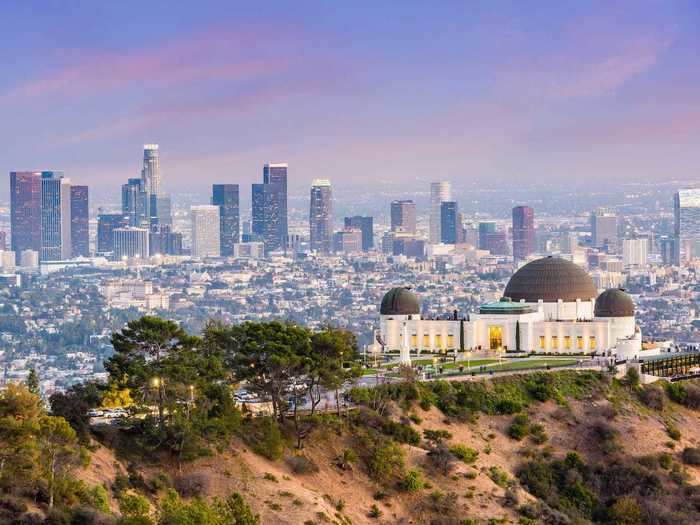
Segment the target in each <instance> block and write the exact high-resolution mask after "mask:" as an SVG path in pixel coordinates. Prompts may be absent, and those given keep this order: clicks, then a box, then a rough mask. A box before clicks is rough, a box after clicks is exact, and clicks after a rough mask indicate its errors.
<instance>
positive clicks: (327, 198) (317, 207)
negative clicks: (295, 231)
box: [309, 179, 333, 253]
mask: <svg viewBox="0 0 700 525" xmlns="http://www.w3.org/2000/svg"><path fill="white" fill-rule="evenodd" d="M309 242H310V247H311V250H312V251H316V252H319V253H330V251H331V244H332V242H333V192H332V190H331V182H330V181H329V180H324V179H316V180H314V181H313V183H312V184H311V199H310V203H309Z"/></svg>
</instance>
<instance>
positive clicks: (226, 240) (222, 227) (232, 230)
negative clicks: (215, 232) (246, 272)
mask: <svg viewBox="0 0 700 525" xmlns="http://www.w3.org/2000/svg"><path fill="white" fill-rule="evenodd" d="M211 203H212V204H213V205H215V206H218V207H219V231H220V233H221V247H220V251H221V256H222V257H231V256H232V255H233V245H234V244H236V243H237V242H238V241H239V238H240V235H239V228H240V206H239V193H238V184H214V185H213V186H212V198H211Z"/></svg>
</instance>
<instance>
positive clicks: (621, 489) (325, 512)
mask: <svg viewBox="0 0 700 525" xmlns="http://www.w3.org/2000/svg"><path fill="white" fill-rule="evenodd" d="M579 375H580V374H579ZM576 376H577V374H576V373H575V372H559V373H555V374H551V384H554V385H556V386H554V390H553V391H552V392H551V394H552V395H551V396H542V395H541V394H536V395H537V396H539V397H552V398H553V399H547V400H545V401H538V400H536V399H532V398H530V399H521V398H520V397H519V396H520V394H518V391H519V389H520V388H521V386H522V385H524V384H527V383H528V382H531V381H532V378H529V377H528V376H516V377H511V378H508V379H505V378H504V379H501V380H498V379H497V380H492V381H486V382H484V383H483V384H482V386H483V392H487V393H489V395H492V396H493V399H491V400H488V402H491V401H494V400H495V402H496V405H498V403H501V405H500V408H499V409H498V410H499V411H501V412H503V411H507V412H518V413H520V414H521V415H523V414H525V415H527V418H528V421H527V422H526V423H525V426H526V427H528V428H527V429H526V430H525V433H527V434H529V435H528V436H524V437H522V439H519V440H518V439H514V437H515V438H517V437H520V436H519V435H518V432H517V431H514V430H511V426H512V425H513V422H514V419H515V418H516V417H518V416H516V415H514V414H500V415H499V414H490V413H488V412H490V410H489V409H488V408H486V407H485V406H482V407H481V408H480V409H479V410H478V411H473V412H470V413H469V414H466V413H464V414H457V413H456V412H455V411H454V407H452V408H450V409H447V405H446V404H445V398H444V397H443V398H442V399H441V398H435V399H433V401H435V404H437V405H439V406H441V408H442V410H441V409H440V408H438V407H437V406H434V405H433V404H430V405H428V404H427V403H425V402H423V401H422V399H424V398H423V397H422V395H419V397H421V399H415V400H414V401H407V400H406V398H407V397H408V398H410V397H412V396H413V394H412V393H410V391H411V389H413V388H415V389H417V390H421V391H423V390H425V391H428V390H431V391H433V392H434V391H436V390H440V388H443V387H442V386H440V385H439V384H434V385H432V386H431V385H427V386H426V385H411V386H410V387H409V388H406V387H405V386H404V387H394V388H392V390H393V391H392V392H391V393H387V395H388V397H392V398H393V399H392V400H391V401H387V402H386V403H385V404H383V405H382V406H381V407H380V412H382V414H383V415H382V416H378V415H377V412H376V411H371V410H369V409H366V410H363V411H362V412H361V413H362V416H361V417H357V414H358V413H355V416H354V417H353V416H352V415H351V416H350V417H349V418H340V419H337V418H332V417H328V418H325V419H324V420H323V421H320V422H317V423H315V425H314V427H315V428H314V429H313V430H312V431H311V432H310V434H309V435H308V436H307V437H306V439H305V444H304V447H303V450H302V451H301V452H300V451H297V450H295V448H294V446H293V441H294V440H293V437H292V429H291V428H285V434H286V435H287V440H286V442H287V443H286V445H285V450H284V452H283V453H282V454H281V457H280V459H276V460H270V459H268V458H265V457H264V456H263V455H261V454H259V453H256V452H254V451H253V450H252V449H251V447H250V446H249V444H248V443H251V441H250V440H249V439H248V440H246V439H241V438H240V437H236V438H234V439H233V440H232V441H231V442H230V444H229V445H228V446H227V447H225V449H223V450H221V451H220V452H216V453H215V454H214V455H213V456H211V457H206V458H200V459H196V460H194V461H192V462H188V463H186V464H185V465H184V466H183V467H182V468H181V469H178V467H177V466H176V465H174V464H171V465H168V464H164V463H158V464H149V462H144V461H143V460H142V459H137V458H133V457H132V458H129V457H128V455H126V456H125V455H123V454H122V455H121V457H120V458H119V459H120V461H121V464H122V467H121V468H123V469H126V468H127V467H126V466H127V465H128V464H129V463H130V462H131V463H133V465H132V467H131V478H132V485H133V487H134V488H135V489H136V490H140V491H141V492H143V493H144V494H146V495H147V496H148V498H149V499H150V500H151V501H152V502H154V503H155V502H157V500H158V498H160V497H162V495H163V493H164V491H165V487H164V485H170V484H172V486H175V487H176V488H178V490H179V491H180V492H181V493H182V494H183V495H184V496H187V497H190V496H193V495H196V494H201V495H202V496H204V497H207V498H211V497H215V496H219V497H226V496H227V495H228V494H230V493H231V492H238V493H240V494H241V495H243V497H244V498H245V500H246V501H247V502H248V503H249V504H250V506H251V508H252V509H253V510H254V512H255V513H258V514H259V515H260V522H261V523H280V524H296V523H300V524H301V523H307V524H310V523H319V524H320V523H333V522H335V523H354V524H361V523H435V524H451V523H586V522H589V521H590V520H593V521H595V522H600V523H697V522H698V521H697V520H698V516H699V515H698V514H697V513H696V511H695V507H694V505H693V503H700V500H697V499H696V498H695V493H696V486H697V483H698V482H699V481H700V478H699V476H700V470H698V467H696V466H694V465H691V464H688V463H693V461H692V459H690V460H689V458H690V454H689V453H688V452H686V453H685V454H683V453H682V451H683V450H684V449H690V450H693V447H696V446H697V445H698V443H699V439H700V425H698V413H696V412H695V411H693V410H691V409H689V408H687V407H685V406H682V405H681V404H678V403H675V402H672V401H670V400H669V399H668V398H667V396H666V394H663V391H662V390H661V389H660V388H658V387H654V386H653V387H647V390H654V391H655V392H656V393H661V394H662V396H663V397H662V398H661V403H663V408H661V409H658V408H650V407H648V406H646V405H645V404H644V403H643V402H642V401H641V399H642V398H644V399H645V400H646V401H647V402H649V401H648V400H647V399H646V397H645V395H644V390H640V387H631V386H626V385H624V384H620V383H617V382H615V383H610V382H609V380H608V379H607V378H605V377H602V376H598V375H594V374H590V373H587V374H585V376H586V378H585V381H581V382H580V384H577V383H578V382H579V379H578V378H577V377H576ZM538 377H540V378H541V377H543V376H538ZM504 383H505V385H504ZM545 383H547V384H550V382H549V380H546V381H545ZM543 384H544V383H543ZM436 385H437V387H435V386H436ZM572 385H574V386H572ZM691 387H692V385H691ZM525 388H529V387H525ZM530 388H531V387H530ZM499 389H500V390H499ZM497 392H500V393H497ZM505 392H508V395H507V396H504V393H505ZM535 392H538V391H537V390H535ZM407 393H408V395H406V394H407ZM640 393H641V395H640ZM446 397H449V396H446ZM499 397H500V398H501V399H500V401H499V400H498V398H499ZM504 399H507V400H508V402H513V405H512V406H511V405H509V406H506V405H508V403H504V402H503V400H504ZM655 402H658V399H656V398H655V401H652V402H650V404H652V405H654V403H655ZM421 404H422V405H423V408H421V406H419V405H421ZM485 408H486V409H485ZM484 409H485V410H484ZM445 412H448V413H449V414H446V413H445ZM450 412H452V413H450ZM520 419H524V418H522V417H520ZM386 421H391V422H393V423H394V425H393V426H391V428H390V427H387V426H383V425H385V422H386ZM244 425H245V423H244ZM377 425H379V427H381V428H382V429H383V430H381V431H379V432H377V431H376V430H375V427H377ZM537 425H541V427H537ZM406 428H409V429H412V431H415V432H416V433H417V434H416V433H414V432H412V431H407V430H405V429H406ZM533 429H534V430H533ZM426 430H428V431H430V430H432V431H445V432H447V433H449V436H448V434H444V436H443V438H442V441H443V442H444V443H445V444H447V445H448V447H450V446H453V445H456V444H462V445H465V446H466V447H469V448H471V449H474V451H476V452H477V453H478V457H477V458H476V459H475V460H474V461H473V463H472V464H467V463H466V462H463V461H456V460H448V461H447V463H448V466H446V467H445V469H444V470H443V469H442V464H441V463H438V462H436V461H434V460H433V459H432V458H433V457H434V456H435V455H436V454H435V449H436V448H439V446H435V443H433V445H432V446H431V445H429V444H428V443H427V442H426V440H425V439H423V438H422V437H423V436H424V431H426ZM374 433H377V434H378V435H381V436H385V435H387V434H388V435H389V436H392V437H390V438H387V439H388V442H389V443H396V442H401V441H408V442H409V443H401V444H400V445H399V448H400V452H399V453H398V455H400V456H403V458H404V460H405V464H404V465H403V466H401V467H397V468H385V467H381V468H379V467H376V466H375V467H372V464H371V462H372V461H373V459H374V458H372V457H371V453H370V450H369V449H370V448H372V447H373V446H376V443H375V441H373V440H374V439H375V437H368V436H369V435H370V434H374ZM509 434H511V436H513V437H511V436H509ZM416 435H419V436H421V439H420V440H419V442H418V443H416V442H415V436H416ZM670 435H672V436H673V437H674V438H677V439H672V438H671V437H670ZM538 442H539V443H538ZM368 443H371V444H370V445H368ZM411 443H412V444H411ZM429 448H432V449H433V454H432V455H429V453H428V450H426V449H429ZM347 450H352V451H354V454H352V455H353V456H356V458H357V459H355V460H351V461H349V462H348V463H349V464H348V465H347V468H341V467H340V466H339V460H338V458H339V457H341V456H342V455H343V452H344V451H347ZM259 452H260V451H259ZM570 452H576V453H577V454H579V455H580V461H582V462H583V463H584V464H585V471H586V472H589V474H588V475H583V474H577V475H576V476H577V477H578V478H580V479H577V480H576V481H575V483H571V482H570V481H571V480H569V481H568V482H567V480H564V481H565V483H569V485H571V486H570V487H559V488H558V490H559V491H560V494H559V495H554V494H549V495H548V496H549V497H550V498H549V499H548V498H547V497H545V498H544V499H547V500H548V501H547V505H545V504H544V502H543V501H542V499H540V498H537V497H535V496H533V495H532V494H531V493H530V492H534V493H535V494H537V493H538V490H537V489H535V490H533V489H532V487H530V486H527V484H526V483H522V480H523V474H522V469H523V466H524V465H525V464H527V463H528V462H531V465H532V464H536V465H538V466H539V467H541V466H542V465H547V464H549V463H548V462H550V461H552V460H556V459H562V458H564V457H565V456H566V455H567V454H568V453H570ZM109 453H110V452H109V451H107V450H106V449H102V450H100V451H98V453H97V454H96V456H97V458H96V460H94V461H93V462H92V465H91V466H90V467H89V468H88V469H87V470H86V474H87V478H89V479H90V480H91V481H93V482H101V483H104V484H105V485H107V486H113V485H114V483H115V476H116V475H117V473H118V472H119V469H115V468H114V466H113V465H112V468H109V464H110V461H106V460H105V456H106V455H107V454H109ZM299 454H303V457H304V458H305V460H304V462H303V463H298V462H297V463H292V462H293V460H290V459H289V458H290V457H294V456H295V455H299ZM346 454H347V453H346ZM390 456H391V454H385V456H384V458H383V459H384V461H386V462H391V457H390ZM115 462H116V458H115V459H114V461H112V462H111V463H112V464H114V463H115ZM531 470H533V469H531ZM581 470H583V469H581ZM410 471H414V472H417V473H419V476H418V477H419V478H420V479H421V480H422V481H419V482H418V483H416V484H414V485H413V486H410V487H409V485H408V484H407V482H406V477H407V473H408V472H410ZM572 472H573V471H571V472H569V473H568V474H567V476H568V477H572V476H573V474H572ZM377 474H379V475H377ZM540 474H541V475H542V477H543V478H547V479H549V478H550V477H551V474H550V473H540ZM519 475H520V480H521V481H518V479H519ZM587 476H588V479H586V477H587ZM564 477H566V476H564ZM608 477H609V478H611V479H607V478H608ZM133 479H140V480H141V483H142V484H143V486H145V487H148V488H147V489H145V490H144V489H143V488H142V487H141V488H140V487H139V486H138V485H139V483H134V482H133ZM156 479H159V480H160V481H159V483H155V482H154V480H156ZM163 480H167V481H163ZM550 482H551V480H550ZM533 483H534V482H533ZM552 483H553V484H554V485H556V482H552ZM154 486H156V487H160V488H158V489H157V490H155V489H154V488H153V487H154ZM572 487H578V488H576V490H579V491H580V493H577V492H575V491H574V489H572ZM526 488H527V489H530V492H528V490H526ZM605 491H608V494H609V496H606V494H605V493H604V492H605ZM539 495H540V496H542V494H539ZM590 498H592V499H594V500H595V503H591V502H590V501H589V502H588V503H589V504H590V507H591V508H590V509H589V510H590V512H589V513H588V515H586V513H585V512H582V511H581V510H580V509H585V508H586V505H583V504H580V503H581V501H582V500H587V501H588V499H590ZM570 502H574V504H575V505H579V506H580V509H574V511H570V510H571V509H568V508H567V505H570ZM576 502H578V503H576ZM672 502H675V503H676V504H671V503H672ZM662 503H663V505H662ZM616 504H617V505H616ZM375 505H376V508H375V507H374V506H375ZM662 506H663V508H661V507H662ZM556 507H558V508H556ZM373 508H374V509H375V510H374V511H373ZM674 511H675V512H676V513H675V514H674ZM470 520H471V521H470Z"/></svg>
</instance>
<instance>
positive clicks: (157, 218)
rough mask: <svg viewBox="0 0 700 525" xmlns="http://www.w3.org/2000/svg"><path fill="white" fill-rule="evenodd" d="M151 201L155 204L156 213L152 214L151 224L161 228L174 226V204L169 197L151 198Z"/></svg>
mask: <svg viewBox="0 0 700 525" xmlns="http://www.w3.org/2000/svg"><path fill="white" fill-rule="evenodd" d="M151 201H152V202H153V203H154V204H155V213H152V214H151V215H152V217H151V224H158V225H159V226H172V225H173V216H172V211H171V208H172V204H171V202H170V196H169V195H158V196H157V197H156V198H155V199H153V196H151Z"/></svg>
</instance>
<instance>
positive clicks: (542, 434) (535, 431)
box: [530, 423, 549, 445]
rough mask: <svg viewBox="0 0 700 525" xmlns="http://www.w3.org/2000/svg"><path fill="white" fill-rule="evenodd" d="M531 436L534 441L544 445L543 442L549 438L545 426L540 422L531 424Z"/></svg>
mask: <svg viewBox="0 0 700 525" xmlns="http://www.w3.org/2000/svg"><path fill="white" fill-rule="evenodd" d="M530 437H531V438H532V441H534V442H535V443H536V444H537V445H542V444H543V443H546V442H547V440H548V439H549V438H548V437H547V432H546V431H545V429H544V426H543V425H540V424H539V423H535V424H533V425H530Z"/></svg>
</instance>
